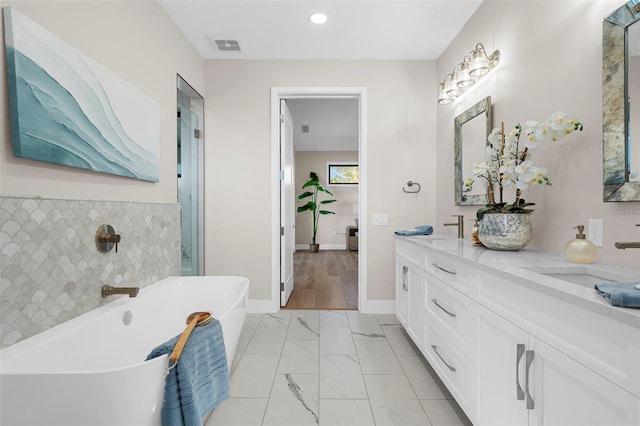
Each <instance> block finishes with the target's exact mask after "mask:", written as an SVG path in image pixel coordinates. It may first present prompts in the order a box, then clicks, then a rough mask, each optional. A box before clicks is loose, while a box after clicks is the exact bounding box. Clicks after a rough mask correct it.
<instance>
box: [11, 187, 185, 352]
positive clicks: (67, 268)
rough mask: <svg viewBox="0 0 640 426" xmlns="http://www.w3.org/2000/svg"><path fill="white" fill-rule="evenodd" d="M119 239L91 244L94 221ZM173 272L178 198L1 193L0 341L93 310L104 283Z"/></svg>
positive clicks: (148, 279)
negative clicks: (108, 246) (104, 247)
mask: <svg viewBox="0 0 640 426" xmlns="http://www.w3.org/2000/svg"><path fill="white" fill-rule="evenodd" d="M102 224H109V225H111V226H113V227H114V228H115V231H116V233H118V234H120V235H121V237H122V240H121V242H120V244H119V245H118V252H117V253H116V252H115V250H111V251H110V252H108V253H101V252H99V251H98V249H97V248H96V244H95V235H96V231H97V230H98V227H99V226H100V225H102ZM179 274H180V217H179V210H178V205H177V204H150V203H131V202H113V201H84V200H83V201H72V200H53V199H39V198H11V197H0V348H4V347H6V346H9V345H11V344H13V343H15V342H17V341H19V340H22V339H25V338H27V337H29V336H32V335H34V334H37V333H40V332H42V331H44V330H46V329H48V328H51V327H53V326H55V325H57V324H60V323H62V322H64V321H66V320H68V319H70V318H73V317H76V316H78V315H81V314H83V313H85V312H88V311H90V310H92V309H95V308H97V307H99V306H101V305H103V304H105V303H108V302H109V301H110V300H113V299H111V298H102V297H101V296H100V289H101V288H102V286H103V285H104V284H111V285H115V286H127V287H129V286H139V287H141V288H142V287H144V286H146V285H149V284H152V283H154V282H156V281H158V280H161V279H163V278H165V277H167V276H171V275H179Z"/></svg>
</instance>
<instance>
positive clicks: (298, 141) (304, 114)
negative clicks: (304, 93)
mask: <svg viewBox="0 0 640 426" xmlns="http://www.w3.org/2000/svg"><path fill="white" fill-rule="evenodd" d="M287 105H288V107H289V111H291V117H292V118H293V123H294V128H293V143H294V146H295V150H296V151H357V150H358V100H357V99H289V100H287ZM302 126H308V133H304V132H303V131H302Z"/></svg>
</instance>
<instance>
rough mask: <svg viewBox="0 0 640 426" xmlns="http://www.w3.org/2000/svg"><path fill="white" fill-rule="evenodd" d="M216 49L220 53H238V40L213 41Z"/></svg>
mask: <svg viewBox="0 0 640 426" xmlns="http://www.w3.org/2000/svg"><path fill="white" fill-rule="evenodd" d="M214 42H215V44H216V49H218V50H219V51H221V52H240V43H238V40H218V39H216V40H214Z"/></svg>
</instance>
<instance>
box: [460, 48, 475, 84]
mask: <svg viewBox="0 0 640 426" xmlns="http://www.w3.org/2000/svg"><path fill="white" fill-rule="evenodd" d="M456 73H457V74H458V87H461V88H463V89H466V88H467V87H470V86H472V85H473V83H474V81H473V78H471V74H469V57H468V56H465V58H464V61H463V62H462V63H460V64H458V67H457V68H456Z"/></svg>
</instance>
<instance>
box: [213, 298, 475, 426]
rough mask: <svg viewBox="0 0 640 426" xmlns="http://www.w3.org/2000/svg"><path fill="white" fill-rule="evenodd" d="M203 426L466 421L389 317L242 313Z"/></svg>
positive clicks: (436, 425)
mask: <svg viewBox="0 0 640 426" xmlns="http://www.w3.org/2000/svg"><path fill="white" fill-rule="evenodd" d="M231 369H232V374H231V397H230V398H229V399H228V400H226V401H224V402H223V403H222V404H220V405H219V406H218V407H217V408H216V409H215V410H214V412H213V413H212V414H211V416H210V417H209V419H207V422H206V426H254V425H256V426H258V425H269V426H281V425H282V426H285V425H291V426H305V425H312V426H313V425H320V426H337V425H344V426H357V425H363V426H364V425H379V426H382V425H402V426H409V425H425V426H430V425H432V426H445V425H446V426H449V425H451V426H457V425H465V426H466V425H471V423H470V422H469V420H468V419H467V418H466V416H465V415H464V413H463V412H462V410H461V409H460V407H458V405H457V404H456V402H455V401H454V400H453V398H452V397H451V395H450V394H449V392H448V391H447V390H446V388H445V386H444V385H443V384H442V383H441V382H440V380H439V379H438V378H437V376H436V374H435V373H434V372H433V370H432V369H431V367H430V366H429V365H428V363H427V361H426V360H425V359H424V357H423V356H422V355H421V354H420V353H419V351H418V349H417V348H416V347H415V345H413V342H411V339H410V338H409V337H408V336H407V335H406V333H405V331H404V329H403V328H402V326H401V325H400V324H399V323H398V321H397V320H396V318H395V317H394V316H393V315H367V314H361V313H359V312H358V311H327V310H324V311H317V310H292V311H284V310H283V311H280V312H279V313H277V314H249V315H248V316H247V319H246V321H245V324H244V327H243V330H242V335H241V337H240V342H239V344H238V349H237V351H236V356H235V359H234V360H233V362H232V367H231Z"/></svg>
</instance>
